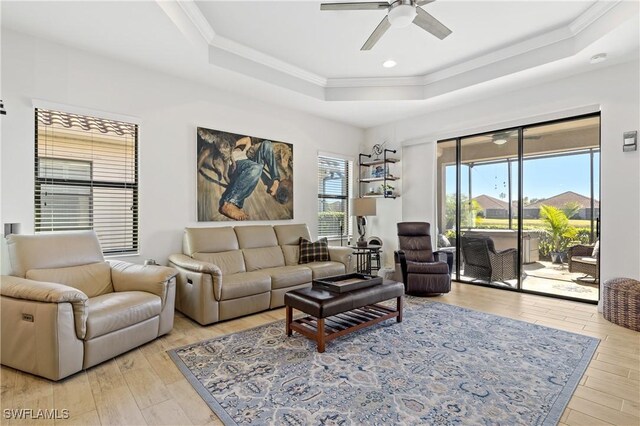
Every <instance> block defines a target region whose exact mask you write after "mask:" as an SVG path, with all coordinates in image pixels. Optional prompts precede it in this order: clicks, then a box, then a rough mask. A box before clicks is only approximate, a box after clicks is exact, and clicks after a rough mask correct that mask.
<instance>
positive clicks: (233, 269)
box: [193, 250, 247, 275]
mask: <svg viewBox="0 0 640 426" xmlns="http://www.w3.org/2000/svg"><path fill="white" fill-rule="evenodd" d="M193 258H194V259H196V260H200V261H202V262H209V263H213V264H214V265H216V266H217V267H218V268H220V271H222V274H223V275H231V274H237V273H238V272H245V271H246V270H247V269H246V267H245V264H244V256H243V255H242V250H232V251H223V252H219V253H194V254H193Z"/></svg>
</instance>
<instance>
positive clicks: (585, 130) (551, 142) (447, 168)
mask: <svg viewBox="0 0 640 426" xmlns="http://www.w3.org/2000/svg"><path fill="white" fill-rule="evenodd" d="M599 134H600V117H599V115H595V114H594V115H590V116H583V117H578V118H572V119H566V120H558V121H554V122H548V123H542V124H536V125H529V126H522V127H515V128H510V129H502V130H499V131H495V132H489V133H483V134H477V135H471V136H465V137H460V138H455V139H450V140H445V141H440V142H439V143H438V148H437V155H438V161H437V164H438V170H437V178H438V188H439V190H438V191H437V200H436V201H437V206H438V215H439V216H438V221H437V225H438V240H437V246H438V249H439V250H444V251H450V252H452V253H454V256H455V259H456V261H455V262H454V263H455V271H454V278H455V279H456V280H458V281H461V282H466V283H472V284H481V285H489V286H493V287H504V288H509V289H515V290H520V291H527V292H535V293H545V294H554V295H557V296H558V297H563V298H572V299H580V300H589V301H597V300H598V296H599V295H598V285H597V284H598V275H599V261H598V259H599V256H598V255H597V251H596V253H595V254H594V251H593V245H594V243H595V242H596V241H597V239H598V232H599V226H598V225H599V211H600V209H599V201H598V200H599V187H600V186H599V167H600V154H599V146H600V137H599ZM556 255H557V256H556ZM587 255H588V256H587ZM554 262H555V263H554Z"/></svg>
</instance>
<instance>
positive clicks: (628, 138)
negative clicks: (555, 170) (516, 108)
mask: <svg viewBox="0 0 640 426" xmlns="http://www.w3.org/2000/svg"><path fill="white" fill-rule="evenodd" d="M0 105H1V104H0ZM637 150H638V131H637V130H634V131H633V132H624V135H623V137H622V152H629V151H637Z"/></svg>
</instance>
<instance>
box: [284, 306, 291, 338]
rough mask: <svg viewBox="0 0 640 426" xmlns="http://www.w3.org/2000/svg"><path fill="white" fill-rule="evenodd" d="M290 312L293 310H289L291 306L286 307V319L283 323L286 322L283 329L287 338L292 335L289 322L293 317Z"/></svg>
mask: <svg viewBox="0 0 640 426" xmlns="http://www.w3.org/2000/svg"><path fill="white" fill-rule="evenodd" d="M292 310H293V308H291V306H287V309H286V319H285V322H286V326H285V328H286V330H287V336H291V334H292V333H291V320H292V317H293V312H292Z"/></svg>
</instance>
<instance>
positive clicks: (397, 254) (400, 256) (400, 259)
mask: <svg viewBox="0 0 640 426" xmlns="http://www.w3.org/2000/svg"><path fill="white" fill-rule="evenodd" d="M393 257H394V259H395V261H396V263H399V264H400V270H401V271H402V282H403V283H405V285H406V284H407V257H406V256H405V254H404V250H397V251H394V252H393Z"/></svg>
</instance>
